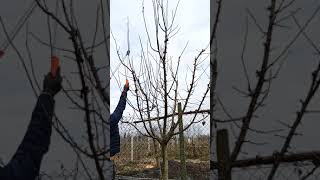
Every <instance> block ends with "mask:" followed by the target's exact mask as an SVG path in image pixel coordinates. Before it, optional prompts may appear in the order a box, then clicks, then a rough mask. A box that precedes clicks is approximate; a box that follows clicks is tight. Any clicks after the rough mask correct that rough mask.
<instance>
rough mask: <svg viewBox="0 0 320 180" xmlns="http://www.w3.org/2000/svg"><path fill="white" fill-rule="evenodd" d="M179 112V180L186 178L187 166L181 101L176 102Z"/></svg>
mask: <svg viewBox="0 0 320 180" xmlns="http://www.w3.org/2000/svg"><path fill="white" fill-rule="evenodd" d="M178 112H179V142H180V172H181V173H180V174H181V175H180V176H181V180H186V179H187V167H186V155H185V147H184V133H183V121H182V110H181V103H178Z"/></svg>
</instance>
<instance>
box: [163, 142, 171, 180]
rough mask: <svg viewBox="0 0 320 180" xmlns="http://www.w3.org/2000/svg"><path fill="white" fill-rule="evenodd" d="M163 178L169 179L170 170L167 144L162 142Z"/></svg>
mask: <svg viewBox="0 0 320 180" xmlns="http://www.w3.org/2000/svg"><path fill="white" fill-rule="evenodd" d="M161 158H162V164H161V180H168V178H169V172H168V151H167V144H166V143H162V144H161Z"/></svg>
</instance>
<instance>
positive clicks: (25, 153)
mask: <svg viewBox="0 0 320 180" xmlns="http://www.w3.org/2000/svg"><path fill="white" fill-rule="evenodd" d="M53 107H54V100H53V98H52V97H51V96H50V95H46V94H41V95H40V96H39V98H38V102H37V105H36V107H35V109H34V111H33V113H32V118H31V122H30V124H29V126H28V129H27V132H26V134H25V136H24V138H23V140H22V142H21V144H20V146H19V147H18V150H17V151H16V153H15V154H14V156H13V157H12V159H11V160H10V162H9V163H8V165H6V166H5V167H4V168H2V169H1V170H0V171H2V172H0V174H1V175H0V177H1V180H9V179H10V180H34V179H35V178H36V177H37V176H38V175H39V170H40V164H41V160H42V158H43V156H44V154H45V153H46V152H48V149H49V144H50V136H51V131H52V127H51V125H52V113H53Z"/></svg>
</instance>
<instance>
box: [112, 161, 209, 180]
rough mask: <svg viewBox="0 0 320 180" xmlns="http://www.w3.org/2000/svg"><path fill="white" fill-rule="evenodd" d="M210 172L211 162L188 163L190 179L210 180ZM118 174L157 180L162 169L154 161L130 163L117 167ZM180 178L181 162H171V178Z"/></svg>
mask: <svg viewBox="0 0 320 180" xmlns="http://www.w3.org/2000/svg"><path fill="white" fill-rule="evenodd" d="M209 171H210V169H209V162H205V161H200V160H188V161H187V173H188V176H189V178H190V179H194V180H207V179H209ZM117 174H118V175H119V176H127V177H128V176H129V177H136V178H155V179H157V178H159V176H160V169H159V168H157V167H156V163H155V162H152V161H149V162H148V161H145V162H138V163H137V162H128V163H127V164H122V165H118V166H117ZM179 177H180V162H179V161H177V160H169V178H170V179H179ZM123 179H124V178H123ZM128 179H129V178H128Z"/></svg>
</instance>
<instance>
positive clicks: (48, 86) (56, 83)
mask: <svg viewBox="0 0 320 180" xmlns="http://www.w3.org/2000/svg"><path fill="white" fill-rule="evenodd" d="M61 83H62V77H61V74H60V67H59V68H58V69H57V73H56V76H55V77H53V76H52V74H51V72H49V73H48V74H47V75H46V76H45V78H44V81H43V92H44V93H47V94H50V95H51V96H52V97H53V96H55V95H56V94H57V93H58V92H59V91H60V90H61V88H62V86H61Z"/></svg>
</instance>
